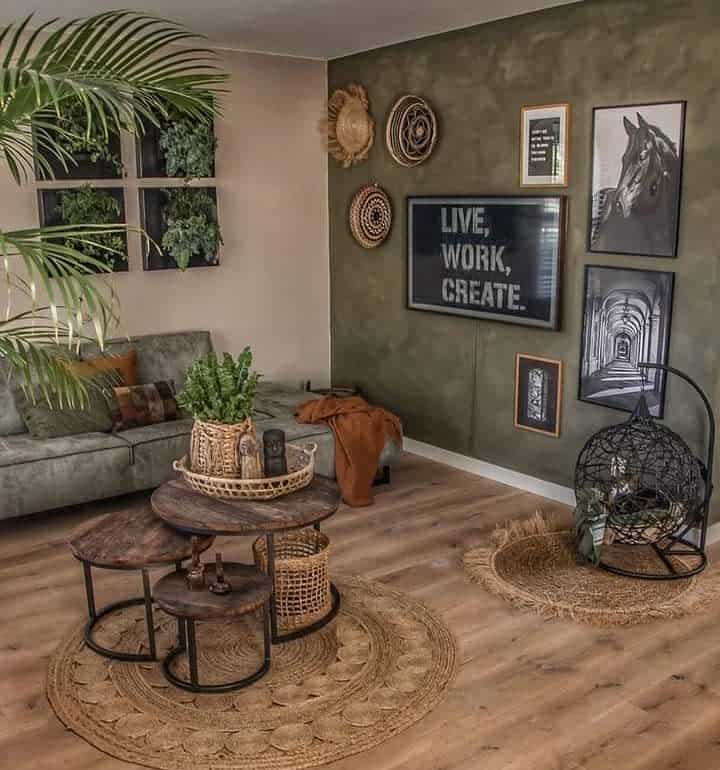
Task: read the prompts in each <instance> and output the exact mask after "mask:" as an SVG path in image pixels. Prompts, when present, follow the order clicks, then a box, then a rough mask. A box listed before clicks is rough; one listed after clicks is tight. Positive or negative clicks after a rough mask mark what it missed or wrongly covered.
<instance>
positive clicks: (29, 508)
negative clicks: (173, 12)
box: [0, 433, 135, 519]
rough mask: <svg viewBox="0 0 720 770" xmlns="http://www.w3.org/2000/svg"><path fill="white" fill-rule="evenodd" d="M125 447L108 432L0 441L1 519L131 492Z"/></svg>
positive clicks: (10, 437)
mask: <svg viewBox="0 0 720 770" xmlns="http://www.w3.org/2000/svg"><path fill="white" fill-rule="evenodd" d="M134 488H135V487H134V485H133V474H132V466H131V465H130V451H129V448H128V446H127V444H124V443H123V442H122V441H119V440H118V439H117V438H115V437H114V436H112V435H110V434H108V433H86V434H82V435H79V436H66V437H63V438H53V439H44V440H43V439H33V438H30V437H29V436H27V435H21V436H7V437H5V438H2V439H0V491H1V492H2V494H1V495H0V519H6V518H11V517H13V516H22V515H24V514H28V513H34V512H35V511H46V510H50V509H52V508H59V507H61V506H65V505H75V504H77V503H85V502H89V501H91V500H99V499H101V498H103V497H112V496H114V495H120V494H123V493H125V492H129V491H131V490H132V489H134Z"/></svg>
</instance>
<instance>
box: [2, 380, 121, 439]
mask: <svg viewBox="0 0 720 770" xmlns="http://www.w3.org/2000/svg"><path fill="white" fill-rule="evenodd" d="M14 395H15V404H16V405H17V408H18V411H19V412H20V414H21V416H22V418H23V422H24V423H25V427H26V428H27V429H28V433H30V435H31V436H33V437H34V438H58V437H59V436H74V435H76V434H78V433H93V432H96V431H99V432H101V433H108V432H109V431H111V430H112V426H113V421H112V416H111V414H110V404H109V403H108V397H107V395H106V391H103V389H102V388H100V387H95V386H93V384H91V383H89V384H88V399H87V403H86V405H85V407H84V408H83V409H53V408H51V407H49V406H48V404H47V401H45V399H44V398H43V397H42V395H37V396H36V399H35V402H34V403H33V400H32V399H31V398H29V397H28V396H26V395H25V393H24V392H23V391H22V390H16V391H15V393H14Z"/></svg>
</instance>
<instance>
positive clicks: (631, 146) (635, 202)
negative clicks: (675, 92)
mask: <svg viewBox="0 0 720 770" xmlns="http://www.w3.org/2000/svg"><path fill="white" fill-rule="evenodd" d="M637 117H638V125H637V127H636V126H634V125H633V124H632V122H631V121H630V120H628V118H623V123H624V125H625V131H627V135H628V145H627V148H626V150H625V154H624V155H623V165H622V173H621V175H620V182H619V183H618V186H617V189H616V190H615V196H614V207H615V210H616V211H617V213H618V214H620V215H622V216H623V217H625V218H626V219H627V217H629V216H631V215H632V214H633V212H637V213H639V214H645V215H646V214H652V213H654V212H655V211H657V210H658V209H659V208H661V207H662V206H663V204H664V203H666V202H667V201H668V199H669V198H670V197H671V196H668V192H672V191H673V189H674V187H673V185H674V183H676V182H677V176H678V169H679V166H680V161H679V159H678V155H677V149H676V148H675V144H674V143H673V142H672V141H671V140H670V139H669V138H668V137H667V136H666V135H665V134H663V132H662V131H661V130H660V129H659V128H658V127H657V126H651V125H650V124H649V123H648V122H647V121H646V120H645V119H644V118H643V116H642V115H641V114H640V113H639V112H638V114H637Z"/></svg>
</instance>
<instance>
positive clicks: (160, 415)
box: [112, 382, 180, 431]
mask: <svg viewBox="0 0 720 770" xmlns="http://www.w3.org/2000/svg"><path fill="white" fill-rule="evenodd" d="M113 391H114V393H115V402H114V404H113V405H112V418H113V430H116V431H117V430H128V429H129V428H139V427H140V426H142V425H153V424H155V423H158V422H166V421H168V420H177V419H178V418H179V416H180V414H179V410H178V405H177V401H176V400H175V388H174V387H173V385H172V383H170V382H153V383H150V384H148V385H134V386H132V387H128V386H123V387H119V388H113Z"/></svg>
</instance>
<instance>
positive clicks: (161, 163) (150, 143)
mask: <svg viewBox="0 0 720 770" xmlns="http://www.w3.org/2000/svg"><path fill="white" fill-rule="evenodd" d="M161 130H162V129H161V128H160V127H159V126H155V125H149V126H147V128H146V130H145V131H144V133H142V134H141V135H140V136H138V138H137V140H136V142H135V151H136V155H137V169H138V178H139V179H180V178H181V177H177V176H169V175H168V172H167V166H166V164H165V159H164V158H163V156H162V153H161V152H160V132H161ZM210 133H211V134H212V135H213V136H215V124H214V123H210ZM215 162H216V160H215V156H214V155H213V162H212V173H211V174H210V176H209V177H203V178H207V179H214V178H215Z"/></svg>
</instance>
